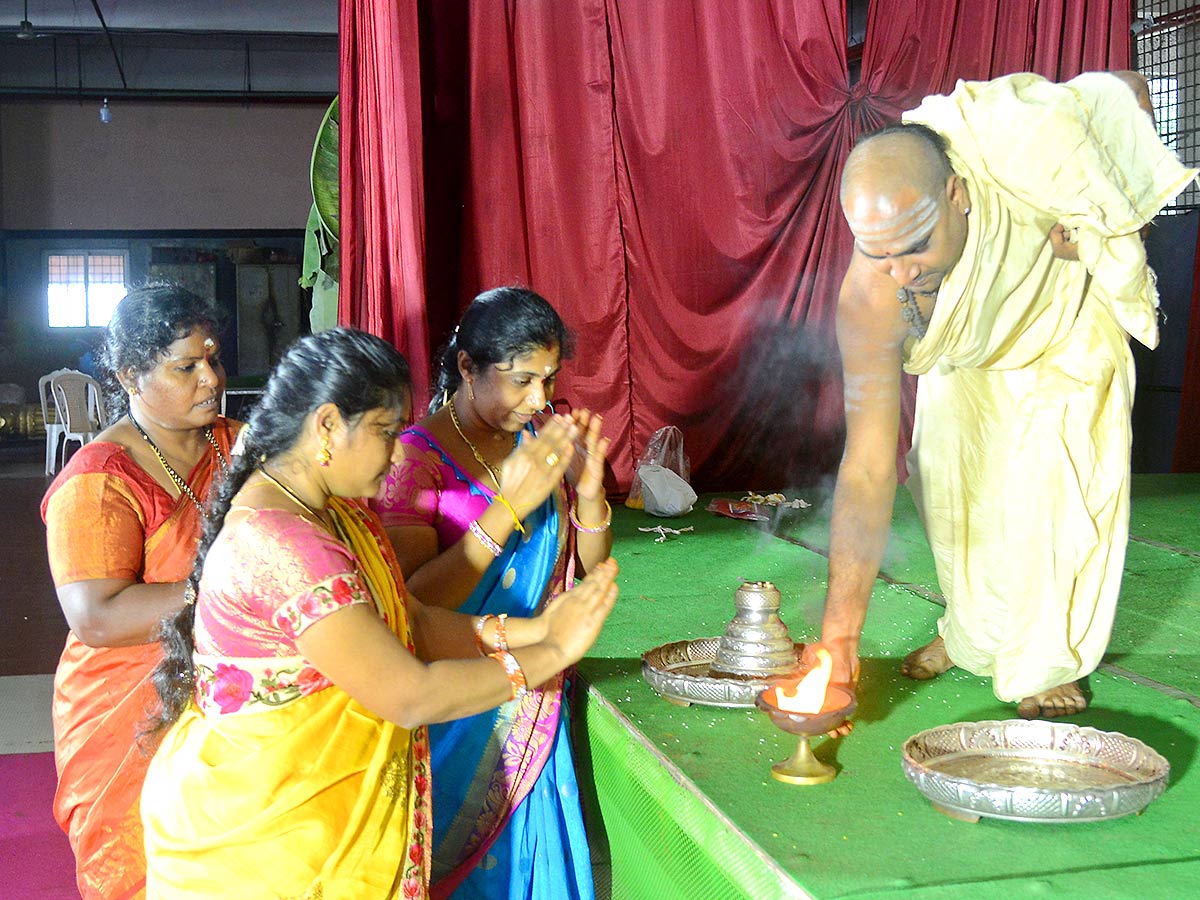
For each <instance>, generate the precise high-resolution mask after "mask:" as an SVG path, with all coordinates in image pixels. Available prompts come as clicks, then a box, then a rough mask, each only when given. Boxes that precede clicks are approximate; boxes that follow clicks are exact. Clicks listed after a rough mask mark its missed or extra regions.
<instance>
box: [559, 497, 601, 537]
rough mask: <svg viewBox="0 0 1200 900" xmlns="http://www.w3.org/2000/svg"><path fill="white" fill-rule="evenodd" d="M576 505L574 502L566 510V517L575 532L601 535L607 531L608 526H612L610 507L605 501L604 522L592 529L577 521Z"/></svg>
mask: <svg viewBox="0 0 1200 900" xmlns="http://www.w3.org/2000/svg"><path fill="white" fill-rule="evenodd" d="M578 505H579V503H578V501H576V502H575V503H573V504H571V508H570V509H568V510H567V517H568V518H569V519H570V520H571V524H572V525H574V526H575V529H576V530H577V531H582V532H583V533H584V534H602V533H603V532H605V531H608V528H609V526H610V525H612V507H611V506H609V504H608V501H607V500H605V501H604V521H603V522H601V523H600V524H599V525H596V526H594V527H589V526H587V525H584V524H583V523H582V522H580V521H579V516H578V515H577V512H576V507H577V506H578Z"/></svg>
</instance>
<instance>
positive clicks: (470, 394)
mask: <svg viewBox="0 0 1200 900" xmlns="http://www.w3.org/2000/svg"><path fill="white" fill-rule="evenodd" d="M467 399H469V400H471V401H474V400H475V385H473V384H471V382H469V381H468V382H467Z"/></svg>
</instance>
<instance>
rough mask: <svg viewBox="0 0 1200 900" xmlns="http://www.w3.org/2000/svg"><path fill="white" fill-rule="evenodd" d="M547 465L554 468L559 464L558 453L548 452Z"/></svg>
mask: <svg viewBox="0 0 1200 900" xmlns="http://www.w3.org/2000/svg"><path fill="white" fill-rule="evenodd" d="M546 465H548V466H550V467H551V468H554V467H555V466H557V465H558V454H557V453H547V454H546Z"/></svg>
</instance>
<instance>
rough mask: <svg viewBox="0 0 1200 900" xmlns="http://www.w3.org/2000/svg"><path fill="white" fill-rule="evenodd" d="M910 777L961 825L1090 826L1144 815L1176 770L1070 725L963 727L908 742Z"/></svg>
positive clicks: (1143, 751) (1132, 742)
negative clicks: (983, 819)
mask: <svg viewBox="0 0 1200 900" xmlns="http://www.w3.org/2000/svg"><path fill="white" fill-rule="evenodd" d="M903 766H904V774H905V775H907V776H908V780H909V781H911V782H912V783H913V784H915V785H916V786H917V789H918V790H919V791H920V792H921V793H922V794H924V795H925V796H926V797H928V798H929V800H930V801H931V802H932V803H933V805H934V807H935V808H937V809H939V810H941V811H942V812H944V813H946V814H947V815H950V816H953V817H955V818H960V819H966V820H968V821H978V819H979V817H980V816H988V817H990V818H994V819H1014V820H1016V821H1018V822H1086V821H1091V820H1096V819H1112V818H1116V817H1117V816H1125V815H1128V814H1129V813H1136V812H1141V811H1142V810H1143V809H1144V808H1145V807H1146V805H1147V804H1148V803H1149V802H1150V801H1151V800H1153V799H1154V798H1155V797H1157V796H1158V795H1159V794H1161V793H1162V792H1163V790H1164V789H1165V788H1166V786H1167V776H1168V775H1169V773H1170V770H1171V767H1170V765H1169V764H1168V763H1167V761H1166V760H1165V759H1164V758H1163V757H1162V756H1160V755H1159V754H1158V753H1157V752H1155V751H1154V750H1152V749H1151V748H1150V747H1147V746H1146V745H1145V744H1143V743H1142V742H1141V741H1139V740H1137V739H1136V738H1131V737H1127V736H1125V735H1123V734H1120V733H1119V732H1115V731H1098V730H1097V729H1095V728H1085V727H1082V726H1079V725H1070V724H1067V723H1065V722H1048V721H1043V720H1033V721H1025V720H1024V719H1013V720H1008V721H1002V722H958V723H956V724H953V725H943V726H940V727H938V728H931V729H929V730H928V731H922V732H920V733H919V734H915V735H913V736H912V737H910V738H909V739H908V740H907V741H905V742H904V753H903Z"/></svg>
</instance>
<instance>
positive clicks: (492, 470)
mask: <svg viewBox="0 0 1200 900" xmlns="http://www.w3.org/2000/svg"><path fill="white" fill-rule="evenodd" d="M446 406H448V407H449V408H450V421H451V422H453V423H454V430H455V431H457V432H458V436H459V437H460V438H462V439H463V443H464V444H466V445H467V448H468V449H469V450H470V451H471V455H472V456H474V457H475V460H476V462H478V463H479V464H480V465H481V466H483V467H484V468H485V469H486V470H487V473H488V474H489V475H491V476H492V481H494V482H495V483H496V493H500V472H499V471H498V470H497V469H496V467H495V466H493V465H492V464H491V463H490V462H488V461H487V460H486V459H484V458H483V454H482V453H480V452H479V448H477V447H476V446H475V445H474V444H472V443H471V441H470V439H469V438H468V437H467V436H466V435H465V434H464V433H463V427H462V422H460V421H458V412H457V411H456V410H455V409H454V398H453V397H451V398H450V399H449V400H447V401H446Z"/></svg>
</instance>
